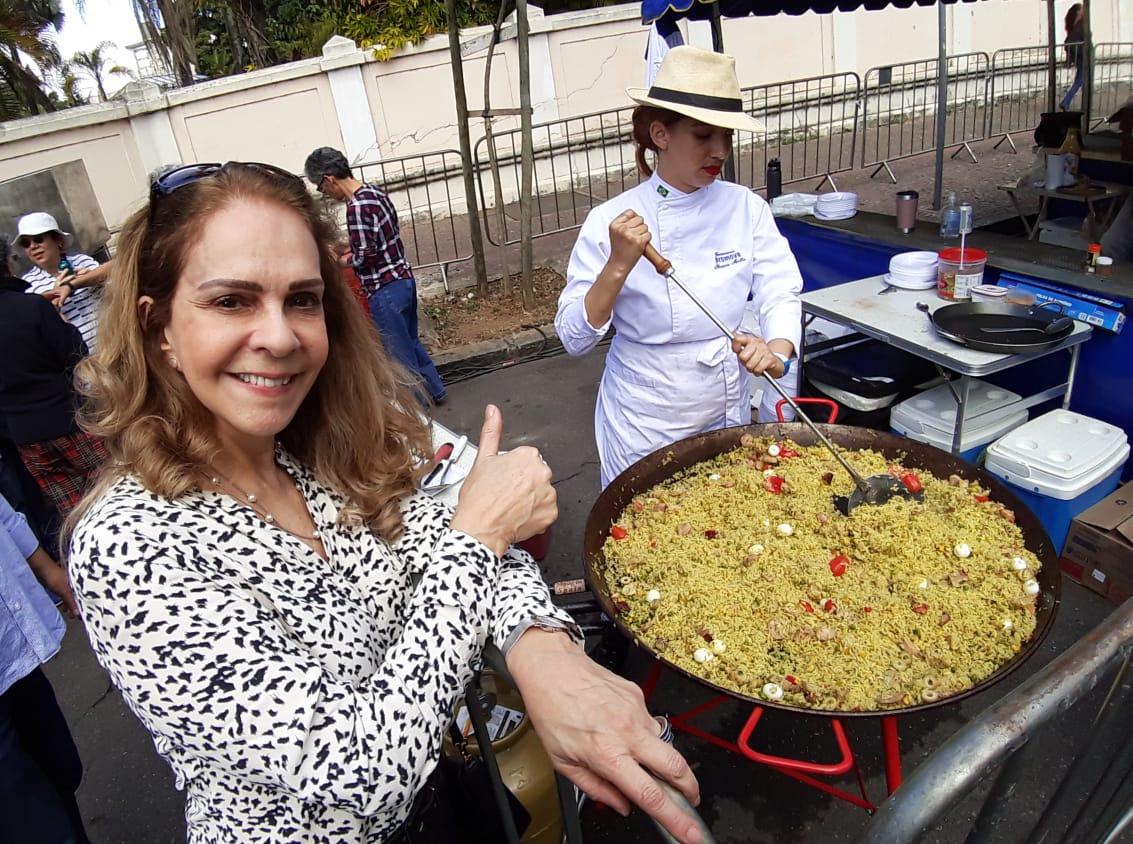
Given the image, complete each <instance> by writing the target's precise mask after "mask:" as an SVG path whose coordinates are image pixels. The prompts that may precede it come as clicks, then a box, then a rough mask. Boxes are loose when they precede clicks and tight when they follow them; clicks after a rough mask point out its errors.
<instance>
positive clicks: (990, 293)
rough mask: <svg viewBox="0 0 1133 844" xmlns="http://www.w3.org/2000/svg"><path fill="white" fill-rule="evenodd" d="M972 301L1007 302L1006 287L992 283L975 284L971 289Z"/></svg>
mask: <svg viewBox="0 0 1133 844" xmlns="http://www.w3.org/2000/svg"><path fill="white" fill-rule="evenodd" d="M971 293H972V301H973V302H999V303H1000V304H1005V303H1006V302H1007V288H1006V287H996V286H995V285H994V284H977V285H976V286H975V287H973V288H972V290H971Z"/></svg>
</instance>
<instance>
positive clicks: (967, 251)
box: [940, 246, 987, 264]
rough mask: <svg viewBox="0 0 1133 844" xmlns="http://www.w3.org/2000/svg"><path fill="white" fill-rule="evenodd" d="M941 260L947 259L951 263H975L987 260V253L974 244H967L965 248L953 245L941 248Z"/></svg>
mask: <svg viewBox="0 0 1133 844" xmlns="http://www.w3.org/2000/svg"><path fill="white" fill-rule="evenodd" d="M940 260H942V261H947V262H948V263H950V264H974V263H975V262H976V261H986V260H987V253H986V252H985V251H984V250H982V249H976V248H975V247H974V246H967V247H964V248H963V249H961V248H960V247H959V246H952V247H949V248H948V249H941V250H940Z"/></svg>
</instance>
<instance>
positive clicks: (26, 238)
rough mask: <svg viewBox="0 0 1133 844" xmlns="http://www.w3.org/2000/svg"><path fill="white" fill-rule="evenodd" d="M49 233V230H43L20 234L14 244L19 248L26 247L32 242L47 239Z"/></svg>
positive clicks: (49, 235) (41, 241)
mask: <svg viewBox="0 0 1133 844" xmlns="http://www.w3.org/2000/svg"><path fill="white" fill-rule="evenodd" d="M51 235H52V233H51V232H44V233H43V234H25V235H21V236H20V238H19V239H18V240H17V241H16V245H17V246H19V247H20V249H27V248H29V247H30V246H31V245H32V244H33V243H43V241H45V240H48V239H49V238H50V237H51Z"/></svg>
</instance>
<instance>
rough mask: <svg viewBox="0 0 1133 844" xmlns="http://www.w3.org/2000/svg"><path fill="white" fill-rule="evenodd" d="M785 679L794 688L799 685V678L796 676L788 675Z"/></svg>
mask: <svg viewBox="0 0 1133 844" xmlns="http://www.w3.org/2000/svg"><path fill="white" fill-rule="evenodd" d="M783 679H784V680H786V681H787V682H788V683H790V684H791V685H792V686H797V685H798V684H799V678H798V677H796V676H794V675H793V674H788V675H787V676H786V677H784V678H783Z"/></svg>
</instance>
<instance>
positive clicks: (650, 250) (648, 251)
mask: <svg viewBox="0 0 1133 844" xmlns="http://www.w3.org/2000/svg"><path fill="white" fill-rule="evenodd" d="M642 254H643V255H644V256H645V260H646V261H648V262H649V263H651V264H652V265H653V269H655V270H657V272H659V273H660V274H661V275H668V274H669V272H670V271H671V270H672V269H673V264H672V262H671V261H670V260H669V259H668V258H666V257H665V256H664V255H662V254H661V253H660V252H658V251H657V248H656V247H655V246H654V245H653V244H652V243H647V244H645V252H644V253H642Z"/></svg>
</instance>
